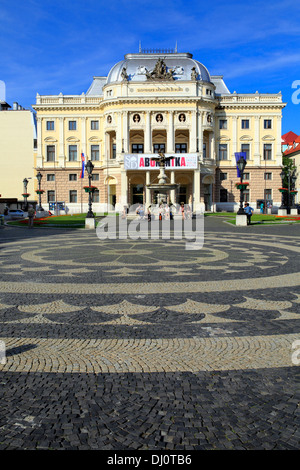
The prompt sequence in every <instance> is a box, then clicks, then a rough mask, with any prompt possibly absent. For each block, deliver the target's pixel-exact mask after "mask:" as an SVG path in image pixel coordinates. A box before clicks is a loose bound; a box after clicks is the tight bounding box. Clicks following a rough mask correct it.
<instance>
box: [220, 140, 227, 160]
mask: <svg viewBox="0 0 300 470" xmlns="http://www.w3.org/2000/svg"><path fill="white" fill-rule="evenodd" d="M219 160H227V144H219Z"/></svg>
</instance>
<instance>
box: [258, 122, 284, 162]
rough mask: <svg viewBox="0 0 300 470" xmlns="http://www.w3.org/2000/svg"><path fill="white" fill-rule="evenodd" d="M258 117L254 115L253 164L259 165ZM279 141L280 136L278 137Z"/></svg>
mask: <svg viewBox="0 0 300 470" xmlns="http://www.w3.org/2000/svg"><path fill="white" fill-rule="evenodd" d="M259 125H260V117H259V116H255V117H254V165H255V166H256V165H260V132H259ZM280 141H281V137H280Z"/></svg>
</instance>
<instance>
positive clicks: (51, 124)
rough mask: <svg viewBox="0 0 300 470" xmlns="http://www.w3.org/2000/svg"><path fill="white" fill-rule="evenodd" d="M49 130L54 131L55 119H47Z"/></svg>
mask: <svg viewBox="0 0 300 470" xmlns="http://www.w3.org/2000/svg"><path fill="white" fill-rule="evenodd" d="M46 129H47V131H54V121H46Z"/></svg>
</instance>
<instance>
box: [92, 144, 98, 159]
mask: <svg viewBox="0 0 300 470" xmlns="http://www.w3.org/2000/svg"><path fill="white" fill-rule="evenodd" d="M91 160H92V161H96V160H99V145H91Z"/></svg>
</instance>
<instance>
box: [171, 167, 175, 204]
mask: <svg viewBox="0 0 300 470" xmlns="http://www.w3.org/2000/svg"><path fill="white" fill-rule="evenodd" d="M171 183H172V184H174V183H175V171H174V170H173V171H171ZM170 200H171V202H172V203H173V204H175V203H176V189H171V191H170Z"/></svg>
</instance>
